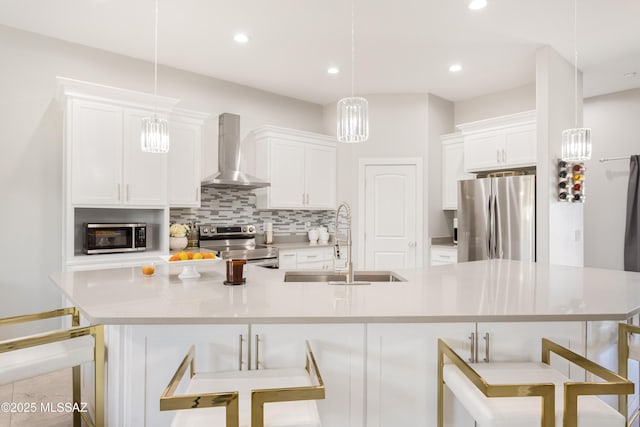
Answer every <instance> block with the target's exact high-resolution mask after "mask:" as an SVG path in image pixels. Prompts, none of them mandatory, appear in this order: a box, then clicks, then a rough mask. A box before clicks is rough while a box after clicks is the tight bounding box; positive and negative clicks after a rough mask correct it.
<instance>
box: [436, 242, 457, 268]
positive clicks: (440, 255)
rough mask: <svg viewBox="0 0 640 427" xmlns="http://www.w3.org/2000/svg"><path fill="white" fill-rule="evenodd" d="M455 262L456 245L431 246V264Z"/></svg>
mask: <svg viewBox="0 0 640 427" xmlns="http://www.w3.org/2000/svg"><path fill="white" fill-rule="evenodd" d="M457 262H458V247H457V246H431V265H446V264H455V263H457Z"/></svg>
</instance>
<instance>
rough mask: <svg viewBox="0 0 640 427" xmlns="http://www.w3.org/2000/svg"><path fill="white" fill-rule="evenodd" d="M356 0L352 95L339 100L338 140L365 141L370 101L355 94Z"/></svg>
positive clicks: (352, 35) (353, 15)
mask: <svg viewBox="0 0 640 427" xmlns="http://www.w3.org/2000/svg"><path fill="white" fill-rule="evenodd" d="M355 34H356V31H355V0H351V96H350V97H348V98H342V99H341V100H340V101H338V131H337V133H338V141H340V142H345V143H356V142H364V141H366V140H367V139H369V103H368V102H367V100H366V99H364V98H361V97H357V96H353V88H354V80H355V56H356V53H355V52H356V50H355V44H356V43H355V38H356V36H355Z"/></svg>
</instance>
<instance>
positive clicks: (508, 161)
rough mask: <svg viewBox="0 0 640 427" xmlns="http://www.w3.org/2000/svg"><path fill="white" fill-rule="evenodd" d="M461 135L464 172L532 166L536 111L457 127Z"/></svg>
mask: <svg viewBox="0 0 640 427" xmlns="http://www.w3.org/2000/svg"><path fill="white" fill-rule="evenodd" d="M457 127H458V128H459V129H461V130H462V133H463V135H464V169H465V171H466V172H481V171H490V170H501V169H508V168H519V167H527V166H535V164H536V159H537V144H536V121H535V111H529V112H524V113H518V114H513V115H509V116H503V117H497V118H493V119H487V120H481V121H478V122H473V123H466V124H461V125H458V126H457Z"/></svg>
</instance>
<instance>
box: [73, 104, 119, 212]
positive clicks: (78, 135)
mask: <svg viewBox="0 0 640 427" xmlns="http://www.w3.org/2000/svg"><path fill="white" fill-rule="evenodd" d="M71 108H72V110H71V118H70V120H71V123H70V130H71V138H70V139H71V201H72V203H73V204H74V205H113V204H120V203H121V194H122V190H123V189H122V137H123V135H122V132H123V129H122V108H120V107H117V106H113V105H109V104H102V103H97V102H89V101H78V100H76V101H73V102H72V105H71Z"/></svg>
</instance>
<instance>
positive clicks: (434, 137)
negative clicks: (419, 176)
mask: <svg viewBox="0 0 640 427" xmlns="http://www.w3.org/2000/svg"><path fill="white" fill-rule="evenodd" d="M453 114H454V104H453V103H452V102H451V101H448V100H446V99H443V98H440V97H437V96H435V95H431V94H429V95H428V115H427V126H428V138H429V140H428V144H427V147H428V160H427V162H426V163H425V166H426V169H425V174H427V175H428V178H429V187H428V193H427V194H428V195H429V200H428V218H429V226H428V236H429V237H444V236H453V212H451V211H443V210H442V143H441V141H440V136H441V135H444V134H447V133H451V132H453V131H454V125H453Z"/></svg>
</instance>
